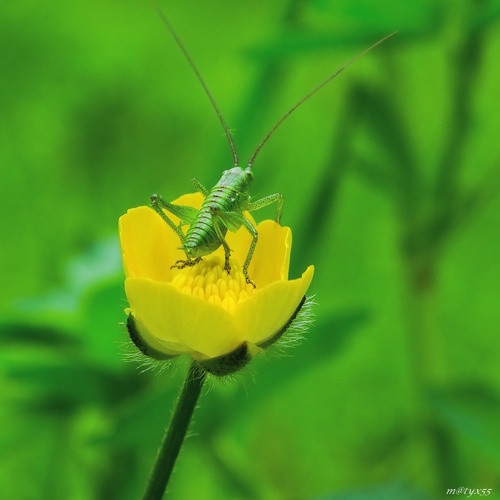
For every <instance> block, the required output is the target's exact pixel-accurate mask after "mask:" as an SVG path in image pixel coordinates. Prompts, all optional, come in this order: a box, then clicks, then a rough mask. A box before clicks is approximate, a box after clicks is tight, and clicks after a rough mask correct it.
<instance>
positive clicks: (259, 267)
mask: <svg viewBox="0 0 500 500" xmlns="http://www.w3.org/2000/svg"><path fill="white" fill-rule="evenodd" d="M256 229H257V232H258V235H259V239H258V242H257V246H256V248H255V252H254V254H253V257H252V261H251V262H250V267H249V268H248V274H249V275H250V278H251V279H252V281H253V282H254V283H255V284H256V285H257V287H258V288H261V287H263V286H266V285H268V284H269V283H272V282H273V281H279V280H286V279H287V278H288V267H289V265H290V250H291V242H292V233H291V231H290V228H288V227H283V226H280V225H279V224H277V223H276V222H274V221H271V220H265V221H263V222H261V223H260V224H258V225H257V226H256ZM226 239H227V242H228V245H229V248H231V250H232V251H233V253H232V257H233V258H234V259H235V260H237V261H238V262H239V263H240V265H241V266H243V264H244V262H245V259H246V257H247V255H248V251H249V249H250V244H251V242H252V237H251V235H250V233H249V232H248V231H247V230H246V229H245V228H243V227H242V228H241V229H239V230H238V231H237V232H236V233H228V235H227V237H226Z"/></svg>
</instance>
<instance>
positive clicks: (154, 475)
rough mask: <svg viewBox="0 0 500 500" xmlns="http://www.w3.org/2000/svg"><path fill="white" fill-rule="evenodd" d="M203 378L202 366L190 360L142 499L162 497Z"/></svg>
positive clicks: (157, 499)
mask: <svg viewBox="0 0 500 500" xmlns="http://www.w3.org/2000/svg"><path fill="white" fill-rule="evenodd" d="M205 379H206V372H205V370H203V369H202V368H200V366H199V365H197V364H196V363H195V362H193V363H192V364H191V366H190V367H189V372H188V374H187V377H186V380H185V381H184V386H183V387H182V391H181V393H180V395H179V399H178V400H177V405H176V407H175V411H174V414H173V415H172V419H171V420H170V424H169V426H168V428H167V431H166V433H165V437H164V438H163V442H162V444H161V447H160V449H159V451H158V455H157V456H156V461H155V465H154V467H153V470H152V472H151V476H150V477H149V482H148V486H147V489H146V492H145V493H144V496H143V500H160V499H161V498H163V494H164V492H165V488H166V487H167V483H168V480H169V479H170V475H171V474H172V470H173V468H174V465H175V461H176V459H177V456H178V455H179V451H180V449H181V446H182V443H183V441H184V438H185V436H186V432H187V430H188V427H189V423H190V422H191V417H192V416H193V412H194V409H195V407H196V402H197V401H198V398H199V396H200V393H201V388H202V387H203V383H204V382H205Z"/></svg>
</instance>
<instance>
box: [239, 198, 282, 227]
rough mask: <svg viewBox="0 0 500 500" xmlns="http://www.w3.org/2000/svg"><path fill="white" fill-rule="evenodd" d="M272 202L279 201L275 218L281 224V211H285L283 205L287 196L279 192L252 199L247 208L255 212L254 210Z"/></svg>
mask: <svg viewBox="0 0 500 500" xmlns="http://www.w3.org/2000/svg"><path fill="white" fill-rule="evenodd" d="M271 203H277V207H276V219H275V220H276V222H277V223H278V224H279V223H280V221H281V213H282V212H283V205H284V203H285V198H283V196H282V195H281V194H279V193H274V194H270V195H269V196H265V197H264V198H261V199H260V200H256V201H252V202H250V203H249V204H248V205H247V206H246V207H245V208H246V210H248V211H249V212H253V211H254V210H259V208H264V207H267V206H268V205H271ZM252 227H253V226H252ZM247 229H248V228H247Z"/></svg>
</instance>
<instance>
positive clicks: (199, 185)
mask: <svg viewBox="0 0 500 500" xmlns="http://www.w3.org/2000/svg"><path fill="white" fill-rule="evenodd" d="M191 182H192V183H193V184H194V187H195V188H196V191H199V192H200V193H201V194H202V195H203V196H204V197H205V198H206V197H207V196H208V195H209V194H210V190H209V189H207V188H206V187H205V186H204V185H203V184H202V183H201V182H200V181H199V180H198V179H195V178H193V179H191Z"/></svg>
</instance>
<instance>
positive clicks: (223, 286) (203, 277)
mask: <svg viewBox="0 0 500 500" xmlns="http://www.w3.org/2000/svg"><path fill="white" fill-rule="evenodd" d="M230 264H231V273H230V274H228V273H227V272H226V271H225V270H224V263H223V261H222V259H221V258H220V257H218V256H213V255H210V256H208V257H205V258H204V259H203V260H202V261H201V262H200V263H199V264H196V265H195V266H192V267H185V268H184V269H180V270H179V271H178V272H176V275H175V277H174V278H173V280H172V285H173V286H174V287H175V288H176V289H177V290H179V291H181V292H182V293H185V294H187V295H191V296H193V297H198V298H200V299H202V300H206V301H207V302H209V303H210V304H214V305H216V306H218V307H222V308H223V309H225V310H226V311H227V312H230V313H232V312H233V311H234V309H235V307H236V305H237V304H239V303H240V302H242V301H244V300H247V299H248V298H250V297H251V296H252V295H253V293H254V288H253V286H252V285H249V284H248V283H247V282H246V279H245V276H244V275H243V272H242V270H241V267H240V265H239V264H238V263H237V262H236V261H234V260H232V259H231V260H230Z"/></svg>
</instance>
